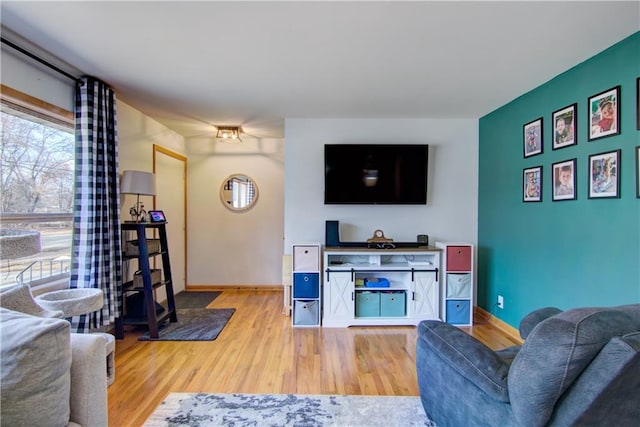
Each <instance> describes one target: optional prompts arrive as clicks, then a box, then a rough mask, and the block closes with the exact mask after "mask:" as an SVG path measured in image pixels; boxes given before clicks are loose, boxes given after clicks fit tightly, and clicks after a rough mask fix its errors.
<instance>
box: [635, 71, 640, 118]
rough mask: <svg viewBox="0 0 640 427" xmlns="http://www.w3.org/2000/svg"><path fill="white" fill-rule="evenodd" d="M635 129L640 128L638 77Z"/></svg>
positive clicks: (637, 84)
mask: <svg viewBox="0 0 640 427" xmlns="http://www.w3.org/2000/svg"><path fill="white" fill-rule="evenodd" d="M636 129H638V130H640V77H638V78H637V79H636Z"/></svg>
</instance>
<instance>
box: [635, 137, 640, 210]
mask: <svg viewBox="0 0 640 427" xmlns="http://www.w3.org/2000/svg"><path fill="white" fill-rule="evenodd" d="M636 197H637V198H638V199H640V145H638V146H637V147H636Z"/></svg>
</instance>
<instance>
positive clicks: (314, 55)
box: [0, 0, 640, 138]
mask: <svg viewBox="0 0 640 427" xmlns="http://www.w3.org/2000/svg"><path fill="white" fill-rule="evenodd" d="M0 7H1V17H2V25H3V27H5V28H6V29H9V30H11V31H13V32H15V33H17V34H19V35H21V36H22V37H24V38H25V39H26V40H28V41H30V42H32V43H34V44H35V45H37V46H39V47H41V48H43V49H44V50H45V51H46V52H48V54H50V55H52V56H53V58H52V59H54V61H55V62H56V63H57V64H63V68H65V69H67V70H71V71H73V72H75V73H78V75H80V74H90V75H93V76H96V77H98V78H100V79H102V80H104V81H105V82H107V83H109V84H110V85H111V86H112V87H114V89H116V91H117V94H118V97H119V98H120V99H122V100H123V101H125V102H126V103H128V104H129V105H131V106H133V107H135V108H137V109H138V110H140V111H142V112H144V113H146V114H147V115H149V116H151V117H153V118H155V119H156V120H158V121H159V122H161V123H163V124H165V125H166V126H168V127H169V128H172V129H174V130H175V131H177V132H178V133H180V134H182V135H184V136H185V137H191V136H202V135H205V134H208V133H209V132H211V131H212V129H213V128H212V125H216V124H219V125H237V124H240V125H242V126H243V127H244V128H245V131H246V132H247V133H249V134H250V135H254V136H257V137H265V138H268V137H283V136H284V118H289V117H296V118H302V117H325V118H326V117H331V118H376V117H386V118H396V117H402V118H424V117H429V118H479V117H481V116H483V115H485V114H487V113H490V112H491V111H493V110H494V109H496V108H497V107H499V106H501V105H503V104H505V103H507V102H509V101H511V100H513V99H515V98H517V97H518V96H520V95H522V94H524V93H526V92H527V91H529V90H531V89H533V88H534V87H536V86H538V85H540V84H542V83H544V82H546V81H547V80H549V79H551V78H553V77H554V76H556V75H558V74H560V73H562V72H563V71H565V70H567V69H569V68H571V67H572V66H574V65H576V64H578V63H580V62H582V61H584V60H586V59H588V58H590V57H591V56H593V55H595V54H597V53H598V52H600V51H602V50H604V49H606V48H607V47H609V46H611V45H612V44H614V43H616V42H618V41H620V40H622V39H623V38H625V37H627V36H629V35H631V34H633V33H634V32H636V31H638V30H639V29H640V2H638V1H628V2H612V1H601V2H595V1H588V2H575V1H568V2H557V1H555V2H552V1H546V2H520V1H512V2H504V1H500V2H483V1H471V2H458V1H442V2H434V1H421V2H420V1H413V2H381V1H377V2H363V1H357V2H344V1H333V2H328V1H325V2H309V1H298V2H292V1H289V2H267V1H260V2H244V1H232V2H215V1H199V2H179V1H139V2H131V1H127V2H108V1H106V2H97V1H84V2H56V1H45V2H21V1H7V0H2V2H1V4H0ZM9 34H10V32H9ZM3 35H4V33H3ZM47 56H48V55H47ZM58 60H59V61H58ZM60 61H61V62H60ZM603 89H606V88H603Z"/></svg>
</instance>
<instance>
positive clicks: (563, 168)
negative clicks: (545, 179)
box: [551, 159, 577, 201]
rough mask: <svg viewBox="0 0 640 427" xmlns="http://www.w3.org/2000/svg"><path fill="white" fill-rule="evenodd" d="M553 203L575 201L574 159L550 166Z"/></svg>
mask: <svg viewBox="0 0 640 427" xmlns="http://www.w3.org/2000/svg"><path fill="white" fill-rule="evenodd" d="M551 180H552V183H553V197H552V199H553V201H556V200H575V199H576V191H577V190H576V183H577V180H576V159H571V160H565V161H563V162H557V163H554V164H553V165H552V166H551Z"/></svg>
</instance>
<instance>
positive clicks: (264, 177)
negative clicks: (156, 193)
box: [187, 135, 285, 287]
mask: <svg viewBox="0 0 640 427" xmlns="http://www.w3.org/2000/svg"><path fill="white" fill-rule="evenodd" d="M242 139H243V142H242V143H240V144H236V143H225V142H216V141H215V140H214V139H213V138H211V137H209V138H189V139H188V140H187V147H188V155H189V174H188V175H189V185H188V198H189V209H188V234H187V240H188V254H189V259H188V262H187V271H188V273H187V276H188V278H189V284H190V286H193V287H195V286H199V285H200V286H233V285H252V286H253V285H255V286H274V285H278V286H279V285H281V284H282V239H283V234H284V225H283V217H284V186H285V183H284V141H283V140H282V139H259V138H252V137H250V136H248V135H243V137H242ZM238 173H239V174H244V175H248V176H249V177H251V178H252V179H253V180H254V181H255V183H256V185H257V187H258V192H259V194H258V200H257V203H256V204H255V205H254V207H253V208H251V209H250V210H248V211H243V212H232V211H230V210H228V209H227V208H225V207H224V205H223V204H222V202H221V201H220V195H219V192H220V186H221V185H222V183H223V182H224V181H225V180H226V178H227V177H228V176H229V175H231V174H238Z"/></svg>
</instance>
